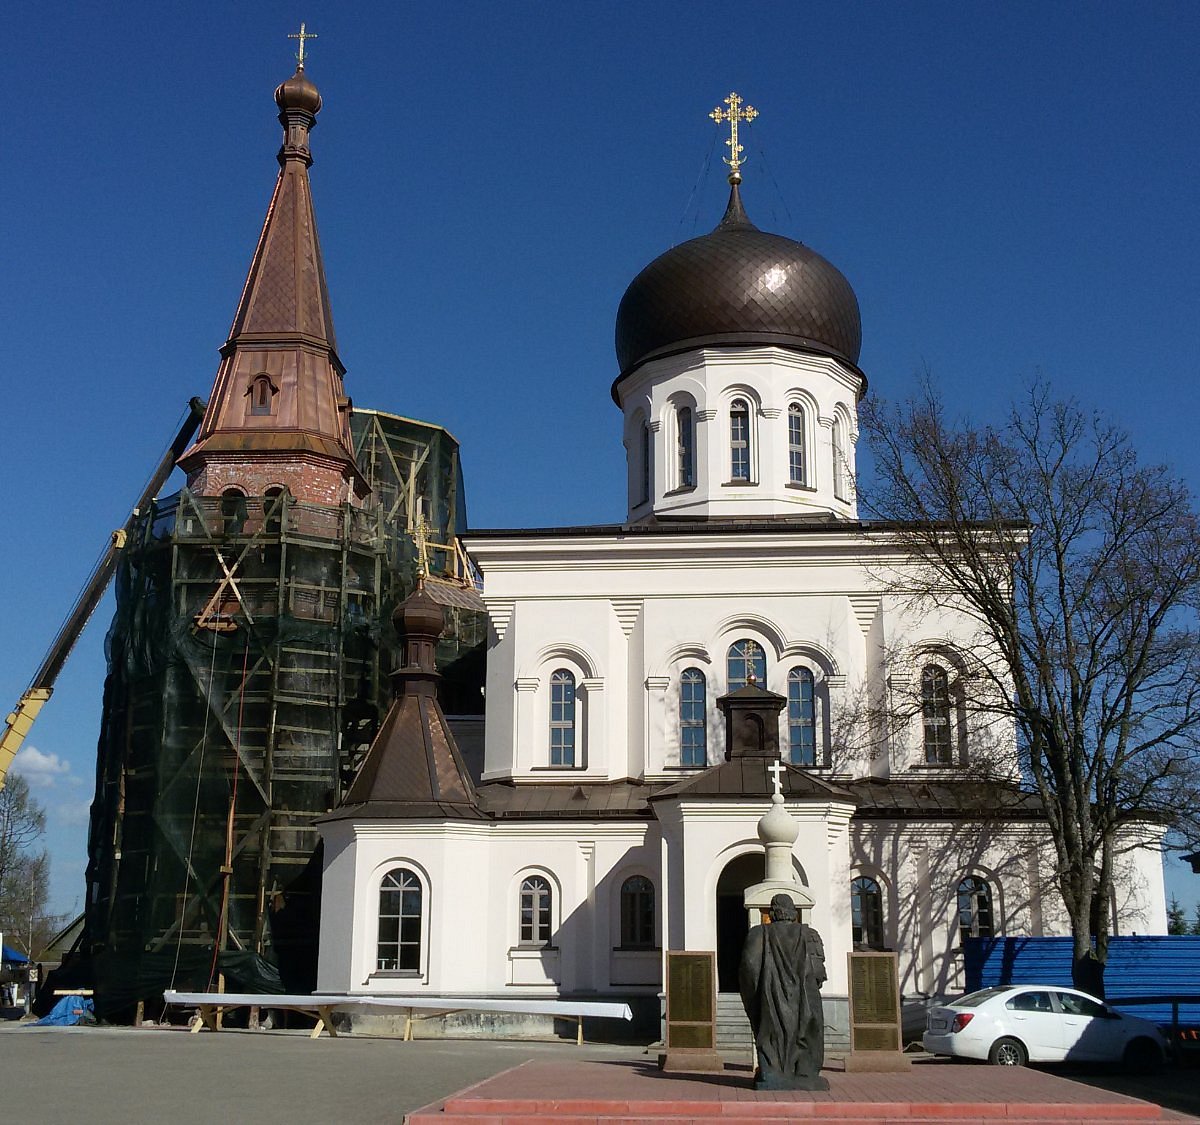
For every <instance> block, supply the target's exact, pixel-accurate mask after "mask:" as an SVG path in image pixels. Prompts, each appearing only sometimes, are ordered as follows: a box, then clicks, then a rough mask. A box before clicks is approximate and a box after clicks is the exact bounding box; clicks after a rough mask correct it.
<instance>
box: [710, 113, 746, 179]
mask: <svg viewBox="0 0 1200 1125" xmlns="http://www.w3.org/2000/svg"><path fill="white" fill-rule="evenodd" d="M725 104H726V105H727V106H729V108H728V109H722V108H721V107H720V106H717V108H716V109H714V110H713V111H712V113H710V114H709V115H708V116H709V117H711V118H712V119H713V120H714V121H715V122H716V123H717V124H718V125H720V124H722V123H723V122H725V121H728V122H729V140H727V141H726V142H725V143H726V145H728V146H729V155H728V156H726V157H722V159H723V160H724V161H725V163H726V164H728V165H729V182H730V183H731V184H740V183H741V182H742V173H741V171H739V169H740V168H741V166H742V163H743V162H742V146H741V145H740V144H738V122H739V121H744V122H746V124H747V125H749V124H750V122H751V121H753V120H754V119H755V118H756V117H757V116H758V110H757V109H755V108H754V106H752V105H748V106H746V107H745V108H742V97H741V95H740V94H738V93H731V94H730V95H729V97H727V98H726V99H725Z"/></svg>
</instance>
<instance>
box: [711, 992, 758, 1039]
mask: <svg viewBox="0 0 1200 1125" xmlns="http://www.w3.org/2000/svg"><path fill="white" fill-rule="evenodd" d="M753 1046H754V1034H753V1033H752V1032H751V1030H750V1021H749V1020H748V1019H747V1018H746V1012H745V1009H744V1008H743V1007H742V998H741V997H740V996H738V995H737V993H735V992H719V993H718V994H717V1050H718V1051H726V1052H734V1053H745V1054H749V1053H750V1051H751V1049H752V1048H753Z"/></svg>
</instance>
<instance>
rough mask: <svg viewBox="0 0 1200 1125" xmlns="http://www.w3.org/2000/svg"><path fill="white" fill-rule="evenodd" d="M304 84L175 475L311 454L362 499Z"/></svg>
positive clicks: (286, 115)
mask: <svg viewBox="0 0 1200 1125" xmlns="http://www.w3.org/2000/svg"><path fill="white" fill-rule="evenodd" d="M305 82H306V83H307V86H308V87H311V88H312V91H313V95H314V96H313V97H312V98H296V97H292V98H290V99H289V98H286V97H285V98H284V100H283V101H281V102H280V108H281V109H282V110H283V113H282V114H281V115H280V120H281V121H283V123H284V144H283V147H282V148H281V149H280V152H279V165H280V167H279V176H278V178H277V179H276V181H275V191H274V193H273V194H272V196H271V203H270V206H269V207H268V208H267V215H266V219H265V220H264V222H263V227H262V233H261V234H260V235H259V239H258V245H257V246H256V247H255V250H254V257H253V258H252V259H251V262H250V270H249V273H248V274H247V277H246V284H245V286H244V287H243V289H242V294H241V299H240V300H239V301H238V306H237V311H236V313H235V314H234V317H233V324H232V325H231V327H230V329H229V339H228V341H227V342H226V344H225V346H224V347H223V348H222V349H221V355H222V360H221V365H220V367H219V368H218V370H217V377H216V381H215V383H214V386H213V391H212V394H211V395H210V397H209V400H208V410H207V411H206V413H205V416H204V421H203V423H202V424H201V426H200V432H199V435H198V437H197V440H196V443H195V445H193V446H192V447H191V449H189V450H187V451H186V452H185V453H184V454H183V456H182V457H180V459H179V465H180V467H181V468H183V469H184V470H185V471H186V472H188V473H189V474H194V473H195V472H196V471H197V470H198V469H199V468H200V467H202V466H203V465H204V464H205V463H206V462H208V461H209V460H212V459H217V460H220V459H222V458H227V457H233V456H239V457H242V458H244V455H245V454H247V453H249V454H251V455H252V456H256V455H261V456H264V457H275V456H276V455H277V454H279V453H281V452H286V453H298V454H307V453H315V454H317V455H318V456H320V457H323V458H324V457H332V458H334V459H335V460H336V461H338V462H340V463H341V465H342V466H343V468H344V470H345V473H346V476H347V477H348V478H349V479H350V480H352V481H353V482H354V487H355V492H356V493H357V494H358V495H359V496H365V495H366V494H367V491H368V488H367V485H366V481H365V480H364V479H363V478H362V475H361V474H360V473H359V471H358V468H357V466H356V464H355V460H354V454H353V452H352V446H351V441H350V425H349V406H350V403H349V399H347V398H346V394H345V389H344V387H343V385H342V374H343V371H344V370H345V369H344V368H343V367H342V363H341V360H340V359H339V358H338V355H337V338H336V336H335V334H334V329H333V314H332V312H331V311H330V304H329V288H328V286H327V284H326V281H325V265H324V262H323V260H322V257H321V244H320V240H319V238H318V237H317V220H316V214H315V212H314V210H313V202H312V192H311V188H310V185H309V179H308V168H309V165H310V164H311V163H312V156H311V154H310V152H309V147H308V138H309V132H310V130H311V129H312V127H313V126H314V124H315V123H316V112H317V110H319V109H320V95H319V94H316V93H315V90H316V88H315V87H312V86H311V83H308V82H307V79H305ZM287 85H288V84H287V83H285V84H284V86H281V87H280V90H281V91H283V90H284V88H285V87H286V86H287ZM278 97H279V94H278V93H277V99H278ZM314 107H315V108H314ZM262 377H265V378H266V379H267V380H268V381H269V395H268V397H269V400H270V410H269V411H267V412H263V413H255V412H254V410H253V409H252V400H251V397H250V396H251V395H252V394H253V393H254V391H253V388H254V387H255V386H256V385H258V384H259V382H260V380H261V379H262ZM296 491H297V490H296V489H295V488H293V492H296ZM297 494H299V493H297Z"/></svg>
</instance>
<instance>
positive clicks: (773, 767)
mask: <svg viewBox="0 0 1200 1125" xmlns="http://www.w3.org/2000/svg"><path fill="white" fill-rule="evenodd" d="M785 772H786V770H785V768H784V765H783V762H782V760H781V759H779V758H776V759H775V761H773V762H772V763H771V764H770V765H769V766H767V773H769V774H770V775H771V776H772V777H773V778H774V779H775V792H776V793H778V794H779V795H780V796H781V797H782V796H783V782H782V780H781V778H782V777H783V775H784V773H785Z"/></svg>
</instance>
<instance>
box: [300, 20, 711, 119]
mask: <svg viewBox="0 0 1200 1125" xmlns="http://www.w3.org/2000/svg"><path fill="white" fill-rule="evenodd" d="M288 38H289V39H299V40H300V51H299V53H298V54H297V55H296V61H297V62H298V63H299V64H300V65H299V67H298V68H297V69H299V70H303V69H304V41H305V40H306V39H316V35H309V34H308V33H306V32H305V30H304V24H303V23H301V24H300V31H299V33H298V34H297V33H293V34H291V35H289V36H288ZM726 100H727V101H728V99H726Z"/></svg>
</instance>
